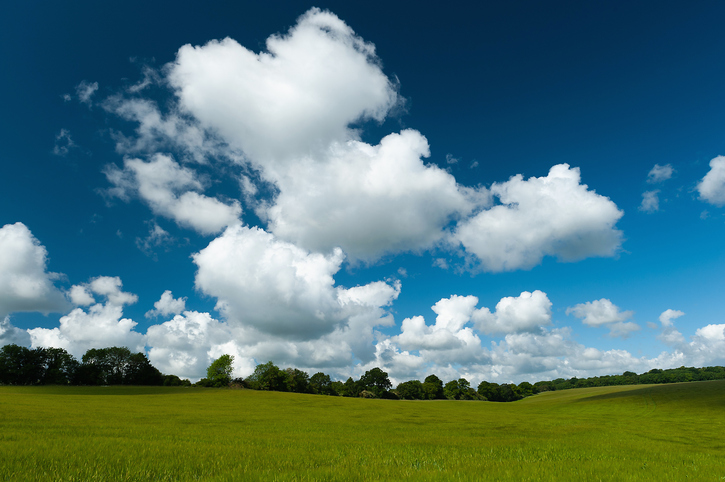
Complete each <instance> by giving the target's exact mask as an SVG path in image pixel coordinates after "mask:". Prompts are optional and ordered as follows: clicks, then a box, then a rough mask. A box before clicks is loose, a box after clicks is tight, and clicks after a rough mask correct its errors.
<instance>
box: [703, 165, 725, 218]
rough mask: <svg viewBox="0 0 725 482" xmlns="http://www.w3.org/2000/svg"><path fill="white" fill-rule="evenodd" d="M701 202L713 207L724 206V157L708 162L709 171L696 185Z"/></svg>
mask: <svg viewBox="0 0 725 482" xmlns="http://www.w3.org/2000/svg"><path fill="white" fill-rule="evenodd" d="M697 191H698V192H699V193H700V199H701V200H702V201H706V202H709V203H710V204H713V205H715V206H723V205H725V156H717V157H716V158H715V159H713V160H711V161H710V171H709V172H708V173H707V174H705V177H703V178H702V180H701V181H700V182H699V183H698V184H697Z"/></svg>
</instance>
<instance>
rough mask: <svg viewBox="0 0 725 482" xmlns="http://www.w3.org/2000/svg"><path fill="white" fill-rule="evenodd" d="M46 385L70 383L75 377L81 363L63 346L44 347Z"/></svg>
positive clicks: (44, 379)
mask: <svg viewBox="0 0 725 482" xmlns="http://www.w3.org/2000/svg"><path fill="white" fill-rule="evenodd" d="M43 350H44V352H43V369H44V370H43V377H42V379H41V382H40V383H42V384H44V385H68V384H69V383H71V382H72V381H73V380H74V379H75V375H76V372H77V371H78V367H79V366H80V363H78V360H76V359H75V358H74V357H73V355H71V354H70V353H68V352H67V351H65V350H64V349H63V348H45V349H43Z"/></svg>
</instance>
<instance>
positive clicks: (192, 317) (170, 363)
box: [146, 311, 255, 379]
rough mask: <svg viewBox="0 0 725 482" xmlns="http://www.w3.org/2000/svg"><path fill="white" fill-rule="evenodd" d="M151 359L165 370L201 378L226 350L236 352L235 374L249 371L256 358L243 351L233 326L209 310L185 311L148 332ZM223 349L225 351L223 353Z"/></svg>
mask: <svg viewBox="0 0 725 482" xmlns="http://www.w3.org/2000/svg"><path fill="white" fill-rule="evenodd" d="M146 340H147V343H148V345H149V346H150V347H151V348H150V349H149V353H148V355H149V361H150V362H151V363H152V364H153V365H154V366H155V367H156V368H158V369H159V370H161V371H162V372H163V373H172V374H174V375H177V376H180V377H182V378H191V379H197V378H201V377H203V376H204V375H205V373H206V369H207V367H208V366H209V364H210V363H211V362H212V361H213V360H214V359H216V358H218V357H219V356H220V355H222V354H225V353H227V354H230V355H234V369H235V375H239V376H243V375H249V374H251V372H252V371H253V369H254V366H255V365H254V363H253V360H250V359H249V358H248V357H245V356H243V355H241V354H240V349H239V347H238V345H237V344H236V343H235V342H234V341H233V339H232V334H231V330H230V329H229V327H228V326H227V325H226V324H225V323H222V322H219V321H217V320H215V319H214V318H212V317H211V315H209V313H199V312H196V311H185V312H184V313H183V314H177V315H176V316H174V318H173V319H171V320H169V321H166V322H164V323H161V324H159V325H153V326H150V327H149V328H148V330H147V332H146ZM220 351H221V353H219V352H220Z"/></svg>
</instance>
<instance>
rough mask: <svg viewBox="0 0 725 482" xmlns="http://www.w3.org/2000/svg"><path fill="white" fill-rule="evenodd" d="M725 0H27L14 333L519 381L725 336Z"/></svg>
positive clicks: (15, 210) (79, 350)
mask: <svg viewBox="0 0 725 482" xmlns="http://www.w3.org/2000/svg"><path fill="white" fill-rule="evenodd" d="M723 15H725V5H723V4H722V3H721V2H709V1H703V2H696V3H692V2H690V3H685V2H626V3H625V2H618V3H614V4H604V3H594V2H574V1H562V2H556V3H553V4H552V3H550V2H548V3H546V4H544V3H541V2H449V3H446V4H445V5H443V4H441V5H440V6H438V7H436V8H435V9H433V8H421V7H420V5H413V4H412V3H410V2H397V3H392V4H391V3H389V2H377V1H371V2H366V3H365V4H364V5H362V4H360V5H356V4H353V3H351V2H336V1H329V2H316V3H314V4H310V3H303V2H298V1H289V2H251V3H250V2H232V1H216V2H211V3H210V2H193V1H174V2H169V1H159V2H153V3H149V2H137V1H129V2H115V3H111V4H109V3H108V2H89V1H78V2H73V3H71V4H68V3H64V4H59V3H58V2H49V1H41V2H20V3H16V4H14V5H9V6H7V7H6V14H4V15H3V16H2V19H0V36H1V37H2V39H1V40H2V41H1V42H0V49H2V50H1V53H0V55H2V58H3V66H4V68H3V74H2V75H1V76H0V88H1V89H2V91H3V92H5V96H4V99H3V103H2V113H3V115H2V117H0V136H1V137H0V345H5V344H9V343H17V344H21V345H25V346H29V347H39V346H46V347H49V346H54V347H61V348H65V349H66V350H68V351H69V352H70V353H72V354H73V355H75V356H77V357H80V356H82V355H83V353H85V351H86V350H88V349H90V348H100V347H107V346H128V347H129V348H131V349H132V350H134V351H143V352H144V353H146V354H147V356H148V357H149V360H150V361H151V363H152V364H154V366H156V367H157V368H159V369H160V370H161V371H162V372H164V373H171V374H176V375H178V376H181V377H183V378H190V379H192V380H196V379H198V378H200V377H202V376H204V374H205V372H206V367H207V366H208V365H209V364H210V363H211V361H213V360H214V359H215V358H217V357H219V356H220V355H222V354H225V353H228V354H231V355H234V357H235V363H234V367H235V368H234V369H235V372H234V373H235V375H236V376H248V375H250V374H251V373H252V371H253V370H254V367H255V366H256V365H257V364H260V363H265V362H267V361H270V360H271V361H273V362H274V363H275V364H277V365H278V366H281V367H296V368H300V369H304V370H306V371H308V372H309V373H310V374H312V373H315V372H317V371H323V372H325V373H328V374H330V375H331V376H332V377H333V378H335V379H341V380H344V379H346V378H347V377H349V376H353V377H355V378H358V377H359V376H360V375H362V374H363V373H364V372H365V371H366V370H369V369H370V368H372V367H376V366H377V367H381V368H383V369H384V370H385V371H387V372H388V374H389V375H390V377H391V379H392V380H393V381H394V382H396V383H397V382H401V381H406V380H410V379H420V380H422V379H423V378H424V377H426V376H427V375H429V374H432V373H434V374H436V375H438V376H439V377H440V378H441V379H444V381H447V380H451V379H455V378H459V377H465V378H466V379H467V380H469V382H471V383H472V384H477V383H478V382H480V381H481V380H487V381H492V382H498V383H508V382H514V383H520V382H522V381H530V382H535V381H538V380H549V379H555V378H559V377H563V378H569V377H574V376H576V377H580V378H581V377H589V376H598V375H605V374H617V373H622V372H624V371H627V370H630V371H635V372H637V373H642V372H645V371H648V370H650V369H652V368H671V367H679V366H682V365H684V366H709V365H722V364H725V317H724V316H723V313H724V312H725V296H723V295H722V291H723V273H725V251H724V250H723V240H725V208H724V206H725V157H720V156H721V155H725V122H724V121H723V113H725V89H724V88H723V85H722V79H723V78H725V60H724V59H723V52H725V37H723V36H722V35H721V34H720V31H721V28H720V19H721V18H723Z"/></svg>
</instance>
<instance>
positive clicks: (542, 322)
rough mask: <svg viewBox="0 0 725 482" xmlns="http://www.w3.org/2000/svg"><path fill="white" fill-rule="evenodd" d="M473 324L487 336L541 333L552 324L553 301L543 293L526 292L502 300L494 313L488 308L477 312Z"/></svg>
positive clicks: (474, 314)
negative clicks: (543, 328)
mask: <svg viewBox="0 0 725 482" xmlns="http://www.w3.org/2000/svg"><path fill="white" fill-rule="evenodd" d="M473 322H474V325H475V327H476V329H477V330H478V331H481V332H483V333H486V334H496V333H519V332H539V331H540V330H541V327H542V326H546V325H548V324H550V323H551V301H549V298H548V297H547V296H546V293H544V292H543V291H539V290H535V291H534V292H533V293H529V292H528V291H524V292H522V293H521V294H520V295H519V296H517V297H513V296H507V297H505V298H501V301H499V302H498V303H497V304H496V311H495V312H493V313H491V311H490V310H489V309H488V308H486V307H483V308H481V309H480V310H477V311H476V312H475V313H473Z"/></svg>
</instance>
